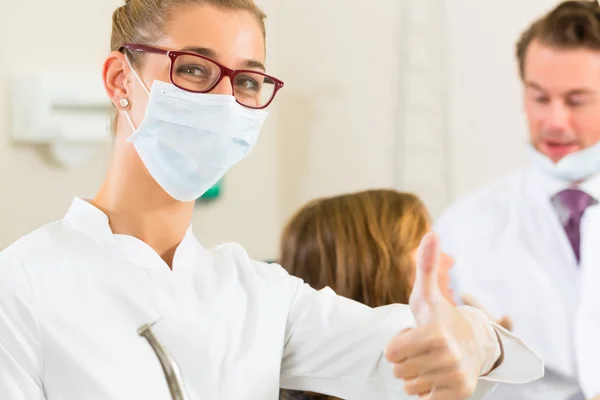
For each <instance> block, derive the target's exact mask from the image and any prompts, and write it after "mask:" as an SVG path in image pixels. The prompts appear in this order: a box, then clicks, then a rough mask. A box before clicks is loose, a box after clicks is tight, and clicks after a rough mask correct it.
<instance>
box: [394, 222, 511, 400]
mask: <svg viewBox="0 0 600 400" xmlns="http://www.w3.org/2000/svg"><path fill="white" fill-rule="evenodd" d="M439 255H440V245H439V239H438V238H437V236H436V235H435V234H433V233H430V234H427V235H426V236H425V237H424V238H423V241H422V242H421V245H420V247H419V255H418V259H417V271H416V280H415V285H414V287H413V291H412V294H411V296H410V307H411V309H412V311H413V314H414V316H415V320H416V322H417V327H416V328H414V329H409V330H406V331H404V332H402V333H400V334H399V335H398V336H396V337H395V338H394V339H392V341H391V342H390V343H389V345H388V348H387V350H386V358H387V359H388V360H389V361H390V362H391V363H392V364H393V369H394V375H395V376H396V377H397V378H399V379H403V380H404V389H405V391H406V393H407V394H409V395H418V396H420V398H421V399H427V400H464V399H468V398H469V397H470V396H471V395H472V394H473V392H474V391H475V389H476V387H477V381H478V379H479V377H480V376H483V375H486V374H487V373H489V372H490V371H491V370H492V369H493V367H494V365H495V364H496V363H497V361H498V360H499V359H500V357H501V346H500V343H499V339H498V336H497V334H496V330H495V329H494V327H493V326H492V324H491V322H490V321H489V319H488V318H487V317H486V316H485V315H483V313H482V312H481V311H479V310H476V309H474V308H472V307H468V306H467V307H460V308H455V307H453V306H452V305H451V304H450V303H449V302H448V301H447V300H446V299H445V298H444V297H443V295H442V293H441V292H440V289H439V286H438V281H437V277H438V271H437V269H438V260H439Z"/></svg>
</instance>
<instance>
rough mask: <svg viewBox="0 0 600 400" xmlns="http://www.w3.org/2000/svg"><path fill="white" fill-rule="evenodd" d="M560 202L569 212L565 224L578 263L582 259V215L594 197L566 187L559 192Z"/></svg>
mask: <svg viewBox="0 0 600 400" xmlns="http://www.w3.org/2000/svg"><path fill="white" fill-rule="evenodd" d="M557 196H558V199H559V200H560V202H561V203H562V204H563V205H564V206H565V208H566V209H567V211H568V212H569V219H568V220H567V223H566V224H565V225H564V228H565V232H566V234H567V237H568V238H569V242H570V243H571V247H572V248H573V252H574V253H575V258H576V259H577V263H579V259H580V246H581V231H580V225H581V217H582V216H583V213H584V212H585V210H586V208H588V207H589V206H590V205H591V204H592V202H593V201H594V199H593V198H592V197H591V196H590V195H589V194H587V193H585V192H583V191H581V190H578V189H566V190H563V191H562V192H560V193H558V194H557Z"/></svg>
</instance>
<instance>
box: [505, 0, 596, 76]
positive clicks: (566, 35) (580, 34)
mask: <svg viewBox="0 0 600 400" xmlns="http://www.w3.org/2000/svg"><path fill="white" fill-rule="evenodd" d="M536 40H537V41H539V42H540V43H542V44H544V45H547V46H551V47H555V48H558V49H582V48H583V49H589V50H598V51H600V6H599V5H598V2H597V0H592V1H586V0H580V1H565V2H563V3H561V4H559V5H558V6H557V7H555V8H554V9H553V10H551V11H550V12H549V13H547V14H546V15H544V16H543V17H541V18H540V19H538V20H537V21H535V22H534V23H533V24H532V25H531V26H530V27H529V28H528V29H527V30H526V31H525V32H523V34H522V35H521V38H520V39H519V41H518V43H517V46H516V52H517V59H518V62H519V72H520V74H521V78H524V75H525V74H524V71H525V58H526V56H527V49H528V48H529V46H530V45H531V43H532V42H533V41H536Z"/></svg>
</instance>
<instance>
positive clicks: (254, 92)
mask: <svg viewBox="0 0 600 400" xmlns="http://www.w3.org/2000/svg"><path fill="white" fill-rule="evenodd" d="M124 49H127V50H129V51H139V52H145V53H153V54H163V55H166V56H168V57H169V59H170V60H171V70H170V73H169V75H170V78H171V82H172V83H173V85H175V86H177V87H178V88H180V89H183V90H186V91H188V92H192V93H207V92H210V91H211V90H213V89H214V88H215V87H216V86H217V85H218V84H219V82H221V80H222V79H223V78H224V77H228V78H229V80H230V81H231V89H232V93H233V96H234V97H235V99H236V101H237V102H238V103H239V104H241V105H243V106H244V107H248V108H254V109H263V108H266V107H267V106H268V105H269V104H271V102H272V101H273V99H274V98H275V95H276V94H277V92H278V91H279V90H280V89H281V88H282V87H283V82H282V81H280V80H279V79H277V78H274V77H272V76H269V75H267V74H263V73H262V72H258V71H252V70H241V69H239V70H233V69H230V68H227V67H225V66H224V65H221V64H219V63H218V62H216V61H215V60H212V59H210V58H208V57H205V56H202V55H200V54H197V53H193V52H188V51H176V50H164V49H158V48H156V47H151V46H146V45H142V44H124V45H123V46H121V47H120V48H119V51H120V52H123V50H124Z"/></svg>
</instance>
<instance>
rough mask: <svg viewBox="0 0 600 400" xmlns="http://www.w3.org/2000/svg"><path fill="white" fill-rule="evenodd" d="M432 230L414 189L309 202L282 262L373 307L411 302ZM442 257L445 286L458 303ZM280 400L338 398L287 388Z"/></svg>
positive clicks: (285, 240)
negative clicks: (420, 251) (420, 252)
mask: <svg viewBox="0 0 600 400" xmlns="http://www.w3.org/2000/svg"><path fill="white" fill-rule="evenodd" d="M430 230H431V218H430V216H429V213H428V211H427V209H426V207H425V206H424V204H423V203H422V202H421V200H419V198H418V197H416V196H415V195H413V194H410V193H401V192H397V191H394V190H369V191H363V192H358V193H352V194H345V195H341V196H335V197H329V198H321V199H317V200H314V201H311V202H310V203H308V204H307V205H305V206H304V207H303V208H301V209H300V210H299V211H298V212H296V214H294V215H293V216H292V218H291V219H290V221H289V222H288V224H287V226H286V227H285V229H284V232H283V235H282V238H281V250H280V260H279V261H280V263H281V265H282V266H283V267H284V268H286V269H287V270H288V272H289V273H290V274H292V275H295V276H297V277H299V278H302V279H303V280H304V281H305V282H306V283H307V284H309V285H310V286H312V287H314V288H315V289H323V288H325V287H330V288H331V289H333V290H334V291H335V292H336V293H338V294H339V295H342V296H345V297H348V298H351V299H353V300H356V301H359V302H361V303H364V304H366V305H368V306H370V307H378V306H385V305H389V304H394V303H404V304H408V300H409V297H410V293H411V290H412V287H413V284H414V280H415V268H416V255H417V254H416V253H417V248H418V246H419V243H420V242H421V239H422V238H423V236H425V234H426V233H427V232H429V231H430ZM452 264H453V260H452V258H451V257H450V256H449V255H447V254H442V255H441V259H440V269H439V271H440V276H439V285H440V289H441V290H442V293H443V294H444V296H445V297H446V298H447V299H448V300H449V301H450V302H453V298H454V296H453V293H452V290H451V289H450V285H449V276H448V271H449V269H450V268H451V266H452ZM281 399H282V400H292V399H296V400H300V399H311V400H312V399H323V400H325V399H334V398H333V397H329V396H324V395H318V394H313V393H301V392H294V391H282V393H281Z"/></svg>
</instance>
